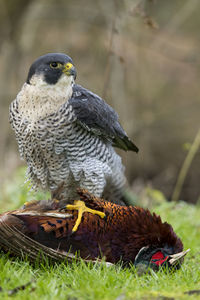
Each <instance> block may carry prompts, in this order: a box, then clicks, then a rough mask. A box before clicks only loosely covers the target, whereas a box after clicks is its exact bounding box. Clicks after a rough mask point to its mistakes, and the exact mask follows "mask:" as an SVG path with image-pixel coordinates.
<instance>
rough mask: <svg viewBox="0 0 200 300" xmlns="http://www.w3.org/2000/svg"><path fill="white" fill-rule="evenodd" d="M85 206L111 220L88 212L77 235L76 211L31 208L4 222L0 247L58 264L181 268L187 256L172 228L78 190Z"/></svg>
mask: <svg viewBox="0 0 200 300" xmlns="http://www.w3.org/2000/svg"><path fill="white" fill-rule="evenodd" d="M78 193H79V195H80V199H81V201H83V202H84V203H85V205H87V207H89V208H90V209H91V210H93V209H94V210H98V211H102V212H103V213H104V214H105V215H106V217H105V218H104V219H101V218H99V217H98V216H97V215H95V214H92V213H90V212H86V213H85V214H84V215H83V217H82V219H81V223H80V225H79V227H78V229H77V231H76V232H73V233H72V229H73V226H74V224H75V222H76V220H77V216H78V212H77V210H68V209H65V210H63V209H60V207H59V205H60V202H59V201H53V200H49V201H40V202H30V203H28V204H27V205H25V207H24V208H23V209H20V210H16V211H11V212H8V213H4V214H2V215H1V216H0V245H1V246H2V247H3V249H8V250H9V251H10V252H11V253H14V254H17V255H20V254H21V252H24V253H26V254H28V255H29V256H31V257H32V259H35V258H36V257H37V255H38V253H39V252H40V251H41V250H43V251H44V253H46V254H47V255H49V256H50V257H53V259H55V260H63V259H64V258H68V259H71V258H72V257H74V255H76V254H77V253H78V256H79V257H80V258H83V259H85V260H88V259H89V260H91V261H95V260H96V259H97V258H102V257H103V258H104V259H105V261H106V262H108V263H117V262H119V261H122V262H123V265H130V264H134V265H135V266H139V265H142V266H145V268H148V267H151V268H153V269H154V270H158V269H159V267H160V266H168V267H169V268H170V267H172V266H176V267H177V268H179V266H180V263H181V262H182V260H183V257H184V256H185V254H186V253H187V251H183V244H182V241H181V240H180V238H178V237H177V235H176V234H175V232H174V231H173V228H172V226H171V225H170V224H168V223H166V222H164V223H163V222H162V221H161V218H160V216H157V215H156V214H155V213H153V214H151V213H150V212H149V210H145V209H143V208H139V207H133V206H129V207H125V206H120V205H117V204H114V203H111V202H108V201H104V200H103V199H100V198H98V197H94V196H92V195H91V194H90V193H89V192H87V191H86V190H83V189H79V190H78Z"/></svg>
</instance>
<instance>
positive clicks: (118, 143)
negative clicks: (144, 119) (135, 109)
mask: <svg viewBox="0 0 200 300" xmlns="http://www.w3.org/2000/svg"><path fill="white" fill-rule="evenodd" d="M69 103H70V104H71V105H72V107H73V111H74V113H75V115H76V117H77V120H78V122H79V123H80V124H81V125H82V126H83V127H85V128H86V129H87V130H88V131H92V132H93V133H94V134H96V135H99V136H101V138H103V139H107V140H111V142H112V145H113V146H114V147H117V148H120V149H123V150H125V151H129V150H130V151H135V152H138V151H139V149H138V148H137V146H136V145H134V143H133V142H132V141H131V140H130V139H129V137H128V136H127V134H126V132H125V131H124V130H123V128H122V127H121V125H120V123H119V120H118V114H117V113H116V112H115V111H114V109H113V108H112V107H111V106H109V105H108V104H107V103H106V102H105V101H104V100H103V99H102V98H100V97H99V96H98V95H96V94H94V93H92V92H91V91H89V90H87V89H85V88H83V87H82V86H80V85H77V84H75V85H74V86H73V94H72V97H71V99H70V100H69Z"/></svg>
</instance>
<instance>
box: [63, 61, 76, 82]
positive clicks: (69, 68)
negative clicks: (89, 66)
mask: <svg viewBox="0 0 200 300" xmlns="http://www.w3.org/2000/svg"><path fill="white" fill-rule="evenodd" d="M63 73H65V74H66V75H67V76H71V75H72V76H74V79H76V69H75V67H74V65H73V64H71V63H70V62H69V63H67V64H65V65H64V67H63Z"/></svg>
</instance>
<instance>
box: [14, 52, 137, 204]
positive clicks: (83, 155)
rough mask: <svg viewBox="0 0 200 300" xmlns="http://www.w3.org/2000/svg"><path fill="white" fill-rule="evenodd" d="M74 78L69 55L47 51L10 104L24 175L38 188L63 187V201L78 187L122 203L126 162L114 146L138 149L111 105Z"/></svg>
mask: <svg viewBox="0 0 200 300" xmlns="http://www.w3.org/2000/svg"><path fill="white" fill-rule="evenodd" d="M75 79H76V69H75V67H74V64H73V61H72V59H71V58H70V57H69V56H67V55H65V54H62V53H48V54H46V55H43V56H41V57H39V58H38V59H37V60H36V61H35V62H34V63H33V64H32V65H31V67H30V69H29V73H28V77H27V80H26V82H25V83H24V85H23V86H22V89H21V91H20V92H19V93H18V95H17V97H16V99H15V100H14V101H13V102H12V103H11V105H10V123H11V125H12V128H13V129H14V131H15V134H16V139H17V142H18V146H19V152H20V156H21V158H22V159H23V160H25V161H26V163H27V165H28V169H27V176H28V179H30V180H31V182H32V185H33V186H32V187H33V189H36V190H37V189H38V188H39V189H44V190H50V191H51V192H54V191H56V190H57V189H58V188H59V187H60V186H61V185H63V186H64V188H63V189H62V193H61V195H60V198H62V199H65V202H66V203H70V202H71V201H72V200H74V199H76V197H77V192H76V191H77V188H79V187H80V188H84V189H87V190H88V191H89V192H90V193H92V194H94V195H95V196H97V197H104V198H105V199H107V200H110V201H113V202H120V199H121V197H122V192H123V187H124V184H125V176H124V166H123V165H122V162H121V158H120V157H119V155H117V153H116V152H115V150H114V149H113V147H118V148H120V149H123V150H125V151H128V150H131V151H135V152H138V148H137V147H136V146H135V145H134V144H133V142H132V141H131V140H130V139H129V138H128V136H127V134H126V133H125V131H124V130H123V128H122V127H121V125H120V123H119V121H118V115H117V113H116V112H115V111H114V110H113V108H112V107H111V106H109V105H108V104H107V103H106V102H105V101H104V100H103V99H102V98H100V97H99V96H97V95H96V94H94V93H92V92H91V91H89V90H87V89H85V88H83V87H82V86H80V85H78V84H76V83H75ZM76 204H77V203H76ZM77 205H78V204H77ZM70 207H71V208H72V205H71V206H70V205H69V208H70ZM73 207H74V206H73Z"/></svg>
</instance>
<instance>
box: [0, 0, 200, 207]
mask: <svg viewBox="0 0 200 300" xmlns="http://www.w3.org/2000/svg"><path fill="white" fill-rule="evenodd" d="M199 11H200V1H198V0H190V1H188V0H168V1H166V0H154V1H153V0H151V1H150V0H137V1H136V0H109V1H108V0H95V1H94V0H76V1H73V0H67V1H66V0H0V128H1V130H0V187H1V186H3V184H4V182H5V180H7V179H8V178H12V175H13V173H14V172H15V171H16V169H17V168H19V167H20V166H22V165H23V162H21V161H20V160H19V154H18V149H17V143H16V141H15V137H14V133H13V132H12V130H11V128H10V125H9V121H8V110H9V104H10V102H11V101H12V100H13V99H14V98H15V96H16V94H17V93H18V91H19V90H20V89H21V86H22V84H23V83H24V82H25V80H26V76H27V73H28V69H29V66H30V65H31V63H32V62H33V60H35V59H36V58H37V57H38V56H40V55H43V54H45V53H47V52H65V53H67V54H68V55H70V56H71V57H72V58H73V60H74V63H75V65H76V68H77V71H78V76H77V82H78V83H79V84H81V85H83V86H84V87H86V88H88V89H90V90H92V91H93V92H95V93H97V94H98V95H100V96H102V97H103V98H104V99H106V101H107V102H108V103H109V104H110V105H112V106H113V107H114V108H115V110H116V111H117V112H118V114H119V115H120V121H121V124H122V125H123V127H124V128H125V130H126V132H127V133H128V135H129V136H130V137H131V138H132V139H133V141H134V142H135V144H136V145H137V146H138V147H139V148H140V152H139V154H135V153H125V152H121V151H120V152H119V153H120V155H122V157H123V162H124V164H125V166H126V174H127V177H128V181H129V184H130V186H131V188H132V190H133V191H134V193H136V194H137V193H138V194H139V193H143V191H144V189H145V191H146V189H147V188H152V189H155V190H159V191H161V193H162V195H164V196H165V197H166V198H167V199H169V200H170V199H171V198H172V195H173V193H174V189H175V185H176V182H177V180H178V178H179V177H180V170H181V168H182V176H181V178H182V181H181V180H180V182H179V187H178V188H179V191H178V195H177V197H178V198H179V199H182V200H185V201H188V202H192V203H196V202H197V201H198V200H199V198H200V182H199V179H200V167H199V166H200V150H199V144H198V130H199V128H200V124H199V123H200V122H199V121H200V84H199V79H200V56H199V50H200V35H199V28H200V18H199ZM195 138H196V139H195ZM194 144H195V145H194ZM186 157H187V159H186V164H185V165H184V161H185V158H186ZM188 157H189V158H188ZM179 179H180V178H179Z"/></svg>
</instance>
